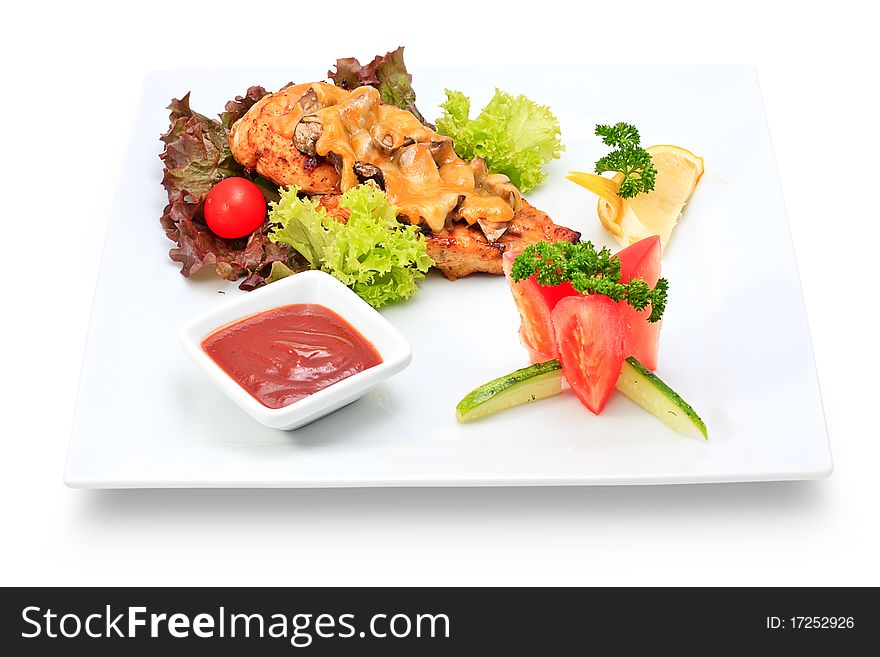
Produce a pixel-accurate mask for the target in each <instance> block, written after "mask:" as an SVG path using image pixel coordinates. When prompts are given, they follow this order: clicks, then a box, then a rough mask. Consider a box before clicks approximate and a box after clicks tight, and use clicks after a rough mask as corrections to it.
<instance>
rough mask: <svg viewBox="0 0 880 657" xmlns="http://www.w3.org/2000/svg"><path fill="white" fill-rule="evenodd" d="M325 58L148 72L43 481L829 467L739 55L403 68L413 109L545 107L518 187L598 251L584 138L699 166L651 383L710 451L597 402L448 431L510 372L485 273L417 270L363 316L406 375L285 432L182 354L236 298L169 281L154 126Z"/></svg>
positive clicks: (735, 473) (702, 473)
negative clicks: (371, 316)
mask: <svg viewBox="0 0 880 657" xmlns="http://www.w3.org/2000/svg"><path fill="white" fill-rule="evenodd" d="M323 72H324V69H320V70H318V69H316V70H311V71H304V70H257V71H254V70H234V71H173V72H171V71H166V72H158V73H154V74H152V75H151V76H150V77H148V79H147V81H146V86H145V91H144V94H143V99H142V104H141V108H140V111H139V114H138V117H137V120H136V123H135V133H134V136H133V139H132V142H131V146H130V150H129V154H128V158H127V161H126V164H125V168H124V171H123V174H122V179H121V187H120V190H119V196H118V198H117V202H116V206H115V210H114V215H113V217H112V221H111V225H110V229H109V234H108V238H107V244H106V247H105V253H104V260H103V263H102V269H101V275H100V277H99V282H98V287H97V291H96V298H95V306H94V312H93V316H92V324H91V329H90V333H89V339H88V345H87V348H86V356H85V362H84V369H83V375H82V382H81V389H80V397H79V403H78V410H77V416H76V421H75V424H74V430H73V435H72V438H71V447H70V455H69V460H68V464H67V472H66V475H65V480H66V482H67V483H68V484H69V485H71V486H77V487H84V488H113V487H185V486H248V487H256V486H393V485H526V484H529V485H535V484H542V485H543V484H651V483H683V482H724V481H759V480H778V479H810V478H819V477H823V476H826V475H827V474H828V473H829V472H830V471H831V455H830V452H829V448H828V439H827V435H826V431H825V424H824V418H823V413H822V405H821V400H820V397H819V387H818V382H817V379H816V371H815V366H814V361H813V355H812V349H811V344H810V336H809V331H808V328H807V322H806V317H805V314H804V308H803V301H802V298H801V291H800V284H799V281H798V275H797V268H796V265H795V260H794V255H793V253H792V246H791V240H790V237H789V232H788V225H787V222H786V217H785V208H784V206H783V202H782V197H781V194H780V189H779V183H778V180H777V175H776V170H775V164H774V160H773V151H772V148H771V145H770V138H769V135H768V133H767V127H766V123H765V120H764V116H763V109H762V105H761V97H760V92H759V89H758V84H757V80H756V77H755V74H754V72H753V71H752V70H751V69H750V68H744V67H674V68H662V67H650V68H649V67H643V68H581V69H565V68H560V69H556V68H554V69H549V70H541V69H525V70H518V71H516V70H499V69H491V70H489V69H483V70H481V69H477V68H467V69H463V68H456V69H446V68H444V69H440V68H433V69H432V68H428V69H416V70H414V71H413V79H414V86H415V89H416V91H417V93H418V95H419V100H418V105H419V107H420V109H421V110H422V112H424V113H425V114H426V115H427V116H429V117H431V116H436V115H437V113H438V110H437V105H438V103H439V102H442V100H443V88H444V87H450V88H455V89H460V90H462V91H464V92H466V93H468V94H470V95H471V98H472V101H473V107H474V111H476V110H477V109H479V108H480V107H482V106H483V104H484V103H485V102H486V101H488V99H489V98H490V97H491V94H492V92H493V89H494V87H495V86H498V87H500V88H502V89H505V90H507V91H510V92H514V93H525V94H526V95H528V96H529V97H531V98H533V99H536V100H538V101H539V102H541V103H545V104H547V105H549V106H550V107H551V108H552V109H553V110H554V112H555V113H556V114H557V116H558V117H559V119H560V123H561V125H562V134H563V142H564V143H565V145H566V149H567V150H566V152H565V153H564V155H563V158H562V159H561V160H559V161H556V162H554V163H553V164H552V166H551V167H550V168H549V174H550V175H549V177H548V179H547V181H546V182H545V183H544V184H543V185H542V186H541V187H539V188H538V190H536V191H535V192H533V193H531V194H528V198H529V200H530V201H532V203H533V204H534V205H536V206H537V207H539V208H541V209H543V210H545V211H547V212H548V213H549V214H550V216H551V217H553V218H554V220H555V221H556V222H557V223H559V224H563V225H566V226H570V227H572V228H575V229H576V230H580V231H582V233H583V238H584V239H590V240H592V241H593V242H594V243H597V244H608V245H609V246H612V247H614V246H615V245H614V244H613V243H612V242H611V239H610V237H609V236H608V235H607V234H606V233H605V232H604V231H603V230H602V229H601V227H600V226H599V223H598V221H597V219H596V212H595V205H596V201H595V198H594V197H593V196H591V195H590V194H589V193H588V192H587V191H586V190H584V189H582V188H580V187H578V186H576V185H574V184H572V183H570V182H568V181H566V180H565V179H564V176H565V173H566V172H567V171H569V170H570V169H580V170H584V169H586V170H589V169H590V168H591V167H592V164H593V162H595V160H596V159H597V157H599V156H600V155H601V154H603V151H604V150H605V147H604V146H603V145H602V144H601V142H600V140H599V139H598V138H596V137H595V136H594V135H593V127H594V125H595V124H596V123H613V122H616V121H624V120H625V121H628V122H631V123H635V124H636V125H637V126H638V127H639V129H640V131H641V133H642V138H643V141H644V143H645V144H646V145H649V144H653V143H674V144H680V145H682V146H685V147H687V148H689V149H690V150H692V151H694V152H695V153H697V154H698V155H702V156H703V157H704V158H705V161H706V173H705V175H704V176H703V179H702V181H701V182H700V185H699V187H698V188H697V190H696V192H695V194H694V196H693V198H692V200H691V203H690V204H689V206H688V209H687V212H686V213H685V217H684V219H683V221H682V224H681V225H680V226H679V227H678V229H677V231H676V233H675V234H674V235H673V238H672V241H671V244H670V246H669V248H668V249H667V250H666V252H665V254H664V258H663V275H664V276H665V277H666V278H668V279H669V282H670V300H669V306H668V309H667V313H666V316H665V318H664V324H663V332H662V336H661V346H660V367H659V368H658V373H659V374H660V376H662V377H663V379H664V380H666V381H667V383H669V384H670V385H671V386H672V387H674V388H675V389H676V390H678V391H679V392H680V393H681V394H682V395H683V396H684V397H685V398H686V399H687V400H688V401H690V402H691V404H692V405H693V406H694V407H695V408H696V409H697V411H698V412H699V413H700V414H701V415H702V417H703V419H704V420H705V421H706V424H707V425H708V427H709V432H710V440H709V441H708V442H707V443H705V442H702V441H700V440H695V439H692V438H686V437H682V436H679V435H677V434H675V433H673V432H672V431H671V430H669V429H668V428H667V427H666V426H665V425H663V424H661V423H660V422H659V421H657V420H656V419H655V418H653V417H651V416H649V415H647V414H646V413H644V412H643V411H642V410H641V409H639V408H638V407H636V406H635V405H634V404H633V403H632V402H630V401H629V400H627V399H626V398H624V397H623V396H621V395H619V394H616V395H614V396H613V398H612V400H611V402H610V403H609V404H608V406H607V407H606V409H605V411H604V412H603V414H602V415H601V416H600V417H593V416H592V415H591V414H590V413H589V412H587V411H586V410H585V409H584V408H583V407H582V406H581V405H580V404H579V403H578V401H577V400H576V399H575V398H574V396H573V395H571V394H570V393H569V394H563V395H561V396H559V397H555V398H552V399H548V400H545V401H542V402H540V403H537V404H532V405H529V406H526V407H521V408H517V409H513V410H510V411H507V412H505V413H501V414H499V415H497V416H494V417H491V418H488V419H486V420H483V421H479V422H475V423H472V424H468V425H459V424H457V423H456V421H455V414H454V408H455V405H456V403H457V402H458V400H459V399H460V398H461V397H462V396H463V395H464V394H465V393H467V392H468V391H469V390H470V389H471V388H473V387H475V386H476V385H478V384H481V383H483V382H485V381H487V380H489V379H492V378H494V377H496V376H498V375H500V374H503V373H504V372H507V371H510V370H512V369H515V368H517V367H521V366H522V365H523V364H525V363H526V355H525V351H524V350H523V348H522V347H521V346H520V345H519V342H518V338H517V327H518V318H517V314H516V310H515V308H514V306H513V303H512V301H511V299H510V295H509V293H508V292H507V290H506V287H505V282H504V281H503V280H502V279H501V278H500V277H499V278H496V277H490V276H472V277H469V278H465V279H461V280H459V281H456V282H453V283H451V282H448V281H446V280H445V279H443V278H442V277H441V276H439V275H432V276H429V278H428V280H427V281H425V282H424V284H423V285H422V288H421V290H420V291H419V293H418V294H417V295H416V296H415V298H414V299H413V300H412V301H410V302H408V303H404V304H400V305H398V306H395V307H392V308H388V309H387V310H385V309H383V315H384V316H385V317H386V318H387V319H388V320H389V321H391V323H392V324H394V325H395V326H396V327H397V328H398V329H399V330H400V332H401V333H402V334H403V335H404V337H406V339H407V340H408V341H409V342H410V344H411V345H412V347H413V352H414V355H413V362H412V365H411V366H410V367H409V368H408V369H407V370H405V371H404V372H402V373H401V374H399V375H397V376H395V377H393V378H392V379H390V380H388V381H385V382H383V383H382V384H380V385H379V386H377V387H376V388H374V389H373V390H372V391H370V392H369V393H368V394H367V395H365V396H364V397H363V398H361V399H360V400H359V401H357V402H355V403H353V404H351V405H349V406H346V407H345V408H343V409H341V410H339V411H337V412H336V413H333V414H332V415H330V416H328V417H325V418H323V419H322V420H320V421H318V422H315V423H313V424H310V425H308V426H306V427H304V428H302V429H300V430H297V431H293V432H283V431H277V430H273V429H268V428H266V427H263V426H261V425H259V424H258V423H257V422H255V421H254V420H252V419H251V418H250V417H249V416H248V415H246V414H245V413H244V411H242V410H241V409H240V408H239V407H238V406H236V405H235V404H233V403H232V402H230V400H229V399H227V398H226V397H225V395H224V394H223V393H222V392H221V391H220V390H218V389H217V388H216V387H215V386H214V385H212V384H211V383H210V382H209V381H207V380H206V379H205V377H204V375H203V373H201V372H199V371H198V369H197V368H196V366H195V365H194V363H193V362H191V360H190V359H189V358H187V357H186V355H185V354H184V353H183V350H182V349H181V347H180V345H179V343H178V339H177V333H178V330H179V328H180V326H181V324H182V323H183V322H184V321H185V320H186V319H188V318H190V317H192V316H194V315H197V314H199V313H202V312H205V311H208V310H210V309H211V308H214V307H215V306H217V305H218V304H222V303H224V302H225V301H226V300H228V299H229V298H230V296H235V295H241V294H246V293H245V292H240V291H239V290H238V289H237V287H236V286H235V285H234V284H231V283H229V284H227V283H226V282H224V281H220V280H218V279H217V278H214V277H212V276H208V275H199V276H198V277H197V278H196V279H195V280H187V279H184V278H183V277H181V276H180V274H179V273H178V268H177V266H176V265H175V264H174V263H172V262H171V261H170V260H169V259H168V257H167V252H168V249H169V247H170V246H171V243H170V242H169V241H167V240H166V238H165V235H164V233H163V231H162V229H161V228H160V226H159V216H160V214H161V212H162V208H163V207H164V204H165V196H164V192H163V190H162V188H161V186H160V180H161V177H162V167H161V163H160V161H159V159H158V154H159V152H160V151H161V144H160V142H159V139H158V137H159V135H160V134H161V133H162V132H164V131H165V130H166V128H167V123H168V120H167V111H166V110H165V109H164V108H165V107H166V106H167V105H168V102H169V101H170V99H171V98H172V97H180V96H182V95H183V94H184V93H186V92H187V91H189V90H192V99H191V102H192V107H193V109H195V110H196V111H199V112H201V113H203V114H207V115H216V114H217V113H219V112H221V111H222V110H223V105H224V103H225V102H226V101H227V100H228V99H230V98H232V97H233V96H235V95H236V94H241V93H243V92H244V90H245V89H246V88H247V87H248V86H249V85H252V84H261V85H263V86H265V87H266V88H267V89H274V88H278V87H279V86H281V85H282V84H283V83H285V82H288V81H290V80H291V79H293V80H294V81H307V80H311V79H315V78H316V77H317V76H320V75H321V74H322V73H323Z"/></svg>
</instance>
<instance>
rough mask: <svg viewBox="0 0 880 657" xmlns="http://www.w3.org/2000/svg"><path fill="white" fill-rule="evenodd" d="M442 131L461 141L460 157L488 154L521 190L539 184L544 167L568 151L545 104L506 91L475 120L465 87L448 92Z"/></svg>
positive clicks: (492, 163) (493, 164) (439, 121)
mask: <svg viewBox="0 0 880 657" xmlns="http://www.w3.org/2000/svg"><path fill="white" fill-rule="evenodd" d="M440 107H441V108H443V116H441V117H440V118H439V119H437V130H438V131H439V132H440V133H442V134H444V135H447V136H449V137H452V140H453V142H454V143H455V152H456V153H458V155H459V157H462V158H464V159H466V160H470V159H471V158H474V157H482V158H483V159H485V160H486V163H487V164H488V166H489V170H490V171H494V172H497V173H503V174H505V175H507V176H508V177H509V178H510V180H511V181H513V184H514V185H516V186H517V187H519V189H520V191H523V192H527V191H529V190H531V189H534V188H535V187H537V186H538V185H539V184H540V183H541V182H543V181H544V179H545V178H546V177H547V174H546V173H545V172H544V171H543V167H544V165H546V164H547V163H548V162H550V161H551V160H554V159H556V158H558V157H559V155H560V154H561V153H562V151H563V150H564V147H563V146H562V142H561V141H560V137H559V136H560V129H559V122H558V121H557V120H556V117H555V116H554V115H553V113H552V112H551V111H550V108H549V107H546V106H545V105H538V104H537V103H535V102H533V101H531V100H529V99H528V98H526V97H525V96H523V95H520V96H516V97H514V96H513V95H511V94H508V93H505V92H503V91H501V90H500V89H496V90H495V95H494V96H493V97H492V100H490V101H489V104H488V105H486V107H485V108H483V111H482V112H481V113H480V115H479V116H478V117H477V118H475V119H471V118H470V109H471V101H470V98H468V97H467V96H465V95H464V94H463V93H461V92H460V91H451V90H449V89H447V90H446V102H445V103H442V104H441V105H440Z"/></svg>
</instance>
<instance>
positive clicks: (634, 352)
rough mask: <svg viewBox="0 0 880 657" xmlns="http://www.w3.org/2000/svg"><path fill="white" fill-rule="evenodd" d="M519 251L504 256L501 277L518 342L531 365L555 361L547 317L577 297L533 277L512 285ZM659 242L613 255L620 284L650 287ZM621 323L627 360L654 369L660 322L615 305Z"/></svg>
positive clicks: (638, 244)
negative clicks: (514, 313)
mask: <svg viewBox="0 0 880 657" xmlns="http://www.w3.org/2000/svg"><path fill="white" fill-rule="evenodd" d="M520 253H522V251H510V252H507V253H505V254H504V258H503V264H504V273H505V275H506V277H507V282H508V284H509V285H510V290H511V292H512V293H513V298H514V301H515V302H516V307H517V310H519V315H520V320H521V325H520V330H519V334H520V339H521V340H522V342H523V344H524V345H525V347H526V349H527V350H528V352H529V359H530V361H531V362H532V363H541V362H544V361H547V360H550V359H551V358H559V347H558V340H557V334H556V332H555V331H554V330H553V325H552V320H551V313H552V311H553V310H554V309H555V308H556V306H557V305H558V304H559V303H560V302H561V301H563V300H564V299H566V298H568V297H571V296H574V297H580V296H581V295H580V293H578V292H577V291H575V289H574V288H573V287H572V286H571V283H562V284H560V285H554V286H545V285H539V284H538V282H537V281H536V280H535V278H534V277H532V278H529V279H526V280H523V281H519V282H518V283H516V282H514V281H513V280H512V279H511V278H510V270H511V267H513V261H514V260H515V259H516V256H518V255H519V254H520ZM660 253H661V251H660V238H659V237H657V236H654V237H646V238H645V239H643V240H640V241H638V242H636V243H635V244H632V245H630V246H628V247H626V248H625V249H623V250H622V251H620V252H619V253H618V254H617V257H618V258H619V259H620V280H621V281H622V282H629V280H630V279H632V278H642V279H643V280H644V281H645V282H646V283H647V284H648V285H649V286H650V287H654V286H655V285H656V284H657V281H658V280H659V278H660ZM617 305H618V306H619V308H620V316H621V319H622V321H623V333H624V337H625V345H626V346H625V351H626V355H627V356H635V357H636V358H637V359H638V360H639V362H641V363H642V364H643V365H644V366H645V367H647V368H648V369H649V370H651V371H653V370H655V369H657V354H658V351H659V347H660V324H661V323H660V322H656V323H653V324H652V323H651V322H649V321H648V316H649V315H650V314H651V311H650V309H649V308H646V309H645V310H641V311H638V310H635V309H634V308H632V307H631V306H630V305H628V304H627V303H626V302H625V301H621V302H619V303H618V304H617Z"/></svg>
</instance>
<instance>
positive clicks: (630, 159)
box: [596, 122, 657, 198]
mask: <svg viewBox="0 0 880 657" xmlns="http://www.w3.org/2000/svg"><path fill="white" fill-rule="evenodd" d="M596 134H597V135H598V136H600V137H602V141H603V142H605V144H607V145H608V146H614V147H615V149H616V150H613V151H611V152H610V153H608V155H606V156H604V157H600V158H599V160H598V161H597V162H596V173H605V172H606V171H616V172H620V173H622V174H623V180H622V181H621V183H620V188H619V189H618V190H617V195H618V196H619V197H620V198H632V197H634V196H636V195H638V194H641V193H645V194H647V193H648V192H650V191H651V190H653V189H654V183H655V182H656V179H657V169H656V168H655V167H654V162H653V160H651V154H650V153H648V151H646V150H645V149H644V148H642V147H641V145H640V143H641V137H640V136H639V131H638V129H636V127H635V126H634V125H632V124H630V123H623V122H620V123H616V124H615V125H601V124H600V125H597V126H596Z"/></svg>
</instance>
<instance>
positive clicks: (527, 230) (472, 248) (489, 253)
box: [425, 199, 581, 281]
mask: <svg viewBox="0 0 880 657" xmlns="http://www.w3.org/2000/svg"><path fill="white" fill-rule="evenodd" d="M580 237H581V234H580V233H579V232H577V231H575V230H571V229H570V228H566V227H565V226H559V225H557V224H554V223H553V220H552V219H551V218H550V217H548V216H547V214H546V213H544V212H542V211H541V210H538V209H537V208H535V207H534V206H532V205H531V204H530V203H529V202H528V201H526V200H525V199H523V200H522V207H521V208H520V210H519V212H517V213H516V214H515V215H514V217H513V219H512V220H511V221H509V222H508V223H507V230H506V231H505V232H504V234H503V235H501V237H499V238H498V241H496V242H490V241H489V240H488V239H486V236H485V235H483V231H482V230H480V229H479V228H478V227H477V226H467V225H465V224H461V223H456V224H453V225H452V227H447V228H444V229H443V230H441V231H439V232H436V233H432V234H429V235H425V241H426V243H427V250H428V255H429V256H431V258H432V259H433V260H434V262H435V264H436V267H437V269H439V270H440V271H441V272H442V273H443V275H444V276H445V277H446V278H448V279H449V280H451V281H454V280H455V279H456V278H461V277H462V276H468V275H470V274H475V273H480V272H484V273H487V274H497V275H501V274H503V273H504V272H503V270H502V268H501V257H502V255H503V254H504V252H505V251H510V250H517V249H522V248H524V247H526V246H528V245H529V244H534V243H536V242H577V241H578V240H579V239H580Z"/></svg>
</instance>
